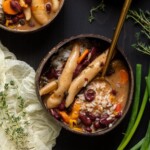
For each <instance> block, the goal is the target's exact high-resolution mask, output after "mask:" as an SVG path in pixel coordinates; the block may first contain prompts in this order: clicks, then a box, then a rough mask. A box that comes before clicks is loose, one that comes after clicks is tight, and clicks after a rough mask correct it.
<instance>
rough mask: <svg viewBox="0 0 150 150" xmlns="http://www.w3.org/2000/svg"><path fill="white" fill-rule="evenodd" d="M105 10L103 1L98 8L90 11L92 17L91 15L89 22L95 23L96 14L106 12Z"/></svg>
mask: <svg viewBox="0 0 150 150" xmlns="http://www.w3.org/2000/svg"><path fill="white" fill-rule="evenodd" d="M104 10H105V4H104V1H103V0H101V1H100V3H99V4H98V5H97V6H96V7H92V9H91V10H90V15H89V18H88V20H89V22H90V23H91V22H93V21H94V19H95V17H94V13H95V12H97V11H104Z"/></svg>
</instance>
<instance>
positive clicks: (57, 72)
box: [45, 67, 62, 79]
mask: <svg viewBox="0 0 150 150" xmlns="http://www.w3.org/2000/svg"><path fill="white" fill-rule="evenodd" d="M61 72H62V70H56V69H55V68H53V67H51V68H50V69H49V70H48V71H47V72H46V73H45V76H46V77H47V78H48V79H51V78H56V79H58V77H59V76H60V74H61Z"/></svg>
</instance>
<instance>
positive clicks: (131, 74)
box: [35, 34, 134, 136]
mask: <svg viewBox="0 0 150 150" xmlns="http://www.w3.org/2000/svg"><path fill="white" fill-rule="evenodd" d="M80 38H94V39H98V40H99V41H100V42H102V43H105V44H104V45H107V46H109V45H110V43H111V40H110V39H108V38H106V37H104V36H101V35H95V34H83V35H77V36H73V37H71V38H69V39H65V40H64V41H62V42H60V43H59V44H58V45H56V46H55V47H54V48H52V49H51V50H50V51H49V53H48V54H47V55H46V56H45V57H44V59H43V60H42V61H41V63H40V65H39V67H38V69H37V71H36V77H35V83H36V92H37V95H38V98H39V101H40V102H41V104H42V106H43V107H44V108H45V109H46V107H45V105H44V104H43V102H42V99H41V96H40V95H39V79H40V76H41V74H42V72H43V70H44V69H45V66H46V63H47V62H48V61H49V60H50V59H51V57H52V55H53V54H55V53H57V51H58V49H59V48H61V47H62V46H64V45H65V44H67V43H69V42H71V41H73V40H76V39H80ZM117 53H119V56H121V57H122V58H123V59H124V60H123V61H124V62H125V63H126V66H127V67H128V70H129V78H130V79H129V80H130V90H129V91H130V93H129V95H128V101H127V102H126V106H125V109H124V112H123V114H122V117H121V118H120V119H119V120H117V121H116V122H115V123H114V125H113V126H112V127H111V128H106V129H104V130H102V131H97V132H94V133H82V132H78V131H75V130H72V129H71V128H69V127H68V126H67V125H65V124H64V123H62V122H61V121H58V120H56V119H55V118H54V117H52V118H54V120H55V121H56V122H57V123H58V124H60V125H61V126H62V127H63V128H65V129H66V130H68V131H71V132H72V133H76V134H80V135H86V136H98V135H103V134H105V133H108V132H110V131H111V130H113V129H114V128H116V127H117V126H118V125H119V124H120V123H121V121H122V120H123V119H124V117H125V116H126V114H127V112H128V110H129V108H130V105H131V102H132V97H133V89H134V77H133V71H132V68H131V65H130V63H129V61H128V59H127V57H126V56H125V54H124V53H123V51H122V50H121V49H120V48H117ZM47 111H48V113H49V114H50V112H49V110H47ZM50 116H51V114H50Z"/></svg>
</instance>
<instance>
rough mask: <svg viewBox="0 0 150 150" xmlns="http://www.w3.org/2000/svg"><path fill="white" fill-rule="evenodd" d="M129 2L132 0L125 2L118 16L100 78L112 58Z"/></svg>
mask: <svg viewBox="0 0 150 150" xmlns="http://www.w3.org/2000/svg"><path fill="white" fill-rule="evenodd" d="M131 2H132V0H125V2H124V5H123V9H122V12H121V15H120V18H119V21H118V24H117V27H116V30H115V33H114V35H113V38H112V42H111V45H110V48H109V52H108V55H107V59H106V63H105V66H104V68H103V72H102V77H104V76H105V74H106V71H107V68H108V65H109V63H110V60H111V58H112V55H113V54H114V51H115V47H116V43H117V41H118V38H119V35H120V32H121V29H122V26H123V24H124V21H125V18H126V15H127V12H128V10H129V7H130V4H131Z"/></svg>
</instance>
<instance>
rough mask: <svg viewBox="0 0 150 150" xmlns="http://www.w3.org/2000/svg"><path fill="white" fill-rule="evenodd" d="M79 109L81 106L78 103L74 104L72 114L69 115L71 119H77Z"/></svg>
mask: <svg viewBox="0 0 150 150" xmlns="http://www.w3.org/2000/svg"><path fill="white" fill-rule="evenodd" d="M80 107H81V106H80V104H79V103H74V105H73V108H72V112H71V114H70V117H71V119H78V117H79V110H80Z"/></svg>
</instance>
